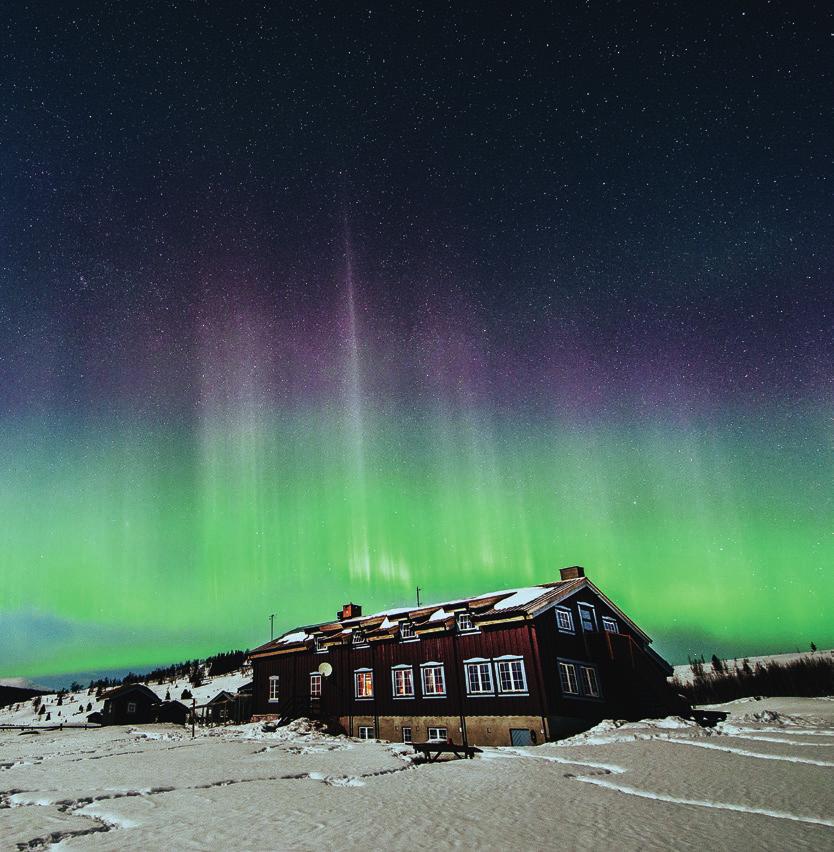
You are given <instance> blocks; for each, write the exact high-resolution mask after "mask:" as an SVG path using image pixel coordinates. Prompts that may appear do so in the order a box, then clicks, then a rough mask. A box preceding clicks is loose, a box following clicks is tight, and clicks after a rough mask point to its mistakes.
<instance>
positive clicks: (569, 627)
mask: <svg viewBox="0 0 834 852" xmlns="http://www.w3.org/2000/svg"><path fill="white" fill-rule="evenodd" d="M560 619H564V620H565V624H562V621H561V620H560ZM556 629H557V630H558V631H559V632H560V633H576V627H575V626H574V623H573V613H572V612H571V611H570V610H569V609H568V608H567V607H566V606H557V607H556Z"/></svg>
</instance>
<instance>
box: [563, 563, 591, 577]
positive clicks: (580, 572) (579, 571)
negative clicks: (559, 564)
mask: <svg viewBox="0 0 834 852" xmlns="http://www.w3.org/2000/svg"><path fill="white" fill-rule="evenodd" d="M559 575H560V576H561V578H562V579H563V580H578V579H579V578H580V577H584V576H585V569H584V568H583V567H582V566H581V565H571V566H570V568H562V569H561V570H560V571H559Z"/></svg>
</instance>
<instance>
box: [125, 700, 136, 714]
mask: <svg viewBox="0 0 834 852" xmlns="http://www.w3.org/2000/svg"><path fill="white" fill-rule="evenodd" d="M127 712H128V715H129V716H132V715H133V714H134V713H136V702H135V701H128V702H127Z"/></svg>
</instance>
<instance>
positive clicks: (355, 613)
mask: <svg viewBox="0 0 834 852" xmlns="http://www.w3.org/2000/svg"><path fill="white" fill-rule="evenodd" d="M360 615H362V607H361V606H359V604H355V603H346V604H345V605H344V606H343V607H342V608H341V610H339V612H337V613H336V618H338V619H339V621H345V620H346V619H348V618H359V616H360Z"/></svg>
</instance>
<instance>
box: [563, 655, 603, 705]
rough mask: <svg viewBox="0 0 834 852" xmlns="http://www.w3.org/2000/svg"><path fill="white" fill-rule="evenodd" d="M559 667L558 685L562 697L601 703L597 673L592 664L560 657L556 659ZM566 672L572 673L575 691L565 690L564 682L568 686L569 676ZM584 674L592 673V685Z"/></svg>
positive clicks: (600, 689)
mask: <svg viewBox="0 0 834 852" xmlns="http://www.w3.org/2000/svg"><path fill="white" fill-rule="evenodd" d="M556 661H557V664H558V667H559V685H560V687H561V690H562V695H564V696H566V697H568V698H578V699H581V700H583V701H601V700H602V686H601V685H600V680H599V671H598V670H597V667H596V665H595V664H594V663H588V662H584V661H583V660H568V659H563V658H562V657H557V658H556ZM568 670H571V671H572V672H573V675H572V676H573V684H572V685H573V686H574V687H575V690H576V691H571V690H568V689H565V681H566V680H567V681H568V682H569V685H570V675H568V674H567V672H568ZM586 672H591V673H592V678H593V683H592V682H591V679H590V678H589V677H588V675H587V674H586Z"/></svg>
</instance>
